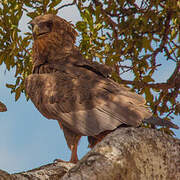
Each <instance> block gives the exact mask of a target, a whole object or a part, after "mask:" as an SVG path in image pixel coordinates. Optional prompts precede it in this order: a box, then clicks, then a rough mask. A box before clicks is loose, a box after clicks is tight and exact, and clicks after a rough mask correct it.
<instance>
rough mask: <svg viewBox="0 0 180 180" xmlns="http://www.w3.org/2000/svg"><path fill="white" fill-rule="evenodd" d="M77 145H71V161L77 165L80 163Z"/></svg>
mask: <svg viewBox="0 0 180 180" xmlns="http://www.w3.org/2000/svg"><path fill="white" fill-rule="evenodd" d="M77 146H78V143H77V144H74V145H71V148H70V149H71V160H70V162H72V163H77V162H78V156H77Z"/></svg>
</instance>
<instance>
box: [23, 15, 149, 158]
mask: <svg viewBox="0 0 180 180" xmlns="http://www.w3.org/2000/svg"><path fill="white" fill-rule="evenodd" d="M31 24H32V28H33V37H34V44H33V73H32V74H31V75H29V76H28V77H27V79H26V82H25V88H26V92H27V94H28V96H29V97H30V99H31V100H32V102H33V103H34V105H35V106H36V108H37V109H38V110H39V111H40V112H41V114H43V115H44V116H45V117H46V118H48V119H55V120H57V121H58V122H59V125H60V127H61V128H62V130H63V132H64V136H65V138H66V141H67V144H68V146H69V148H70V149H71V151H72V156H71V160H70V161H71V162H77V160H78V159H77V145H78V141H79V140H80V138H81V136H89V143H90V145H89V146H90V147H93V146H94V145H95V144H96V143H97V142H98V141H100V140H101V139H102V138H103V137H104V136H105V135H106V134H107V133H109V132H111V131H112V130H114V129H116V128H117V127H118V126H120V125H122V124H126V125H131V126H135V127H137V126H139V125H140V124H141V122H142V120H143V119H144V118H149V117H150V116H151V115H152V114H151V113H150V112H149V111H148V109H147V107H146V106H145V105H144V104H145V100H144V98H143V97H141V96H140V95H138V94H136V93H134V92H131V91H130V89H129V88H126V87H124V86H121V85H119V84H118V83H116V82H114V81H113V80H111V79H110V78H109V77H108V75H109V74H110V73H111V69H110V68H109V67H108V66H106V65H102V64H98V63H95V62H90V61H87V60H85V59H84V58H83V57H82V55H81V54H80V52H79V50H78V48H77V47H76V46H75V45H74V43H75V39H76V35H77V33H76V31H75V30H74V29H73V27H72V25H71V24H70V23H68V22H66V21H65V20H64V19H62V18H60V17H58V16H55V15H52V14H47V15H44V16H38V17H36V18H35V19H34V20H33V21H32V22H31Z"/></svg>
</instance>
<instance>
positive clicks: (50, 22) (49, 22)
mask: <svg viewBox="0 0 180 180" xmlns="http://www.w3.org/2000/svg"><path fill="white" fill-rule="evenodd" d="M46 26H47V27H48V28H49V29H51V28H52V21H47V22H46Z"/></svg>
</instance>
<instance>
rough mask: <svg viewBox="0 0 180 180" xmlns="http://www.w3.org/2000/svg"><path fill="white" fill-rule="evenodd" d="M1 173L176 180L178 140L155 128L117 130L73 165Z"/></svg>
mask: <svg viewBox="0 0 180 180" xmlns="http://www.w3.org/2000/svg"><path fill="white" fill-rule="evenodd" d="M3 174H4V176H7V177H6V178H5V179H6V180H8V179H7V178H9V179H15V180H16V179H19V180H32V179H42V180H45V179H53V180H56V179H61V180H96V179H98V180H152V179H158V180H159V179H162V180H171V179H172V180H178V179H180V140H179V139H175V138H173V137H171V136H168V135H167V134H164V133H162V132H160V131H157V130H154V129H148V128H132V127H127V128H120V129H117V130H116V131H114V132H112V133H111V134H109V135H107V136H106V137H105V138H104V139H103V141H102V142H100V143H99V144H97V145H96V146H95V148H93V149H92V150H91V151H90V152H89V153H87V155H85V156H84V157H83V158H82V160H80V161H79V162H78V163H77V164H76V165H73V164H68V163H53V164H49V165H46V166H42V167H40V168H37V169H33V170H31V171H27V172H21V173H17V174H12V175H8V174H7V173H5V172H2V175H3ZM1 177H3V176H1V172H0V180H1Z"/></svg>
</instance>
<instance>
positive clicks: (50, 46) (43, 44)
mask: <svg viewBox="0 0 180 180" xmlns="http://www.w3.org/2000/svg"><path fill="white" fill-rule="evenodd" d="M74 49H75V46H74V44H73V43H72V41H71V40H70V39H68V38H67V37H64V38H61V39H60V38H59V37H57V38H55V37H54V38H52V37H51V38H47V39H43V38H42V39H38V40H36V41H34V44H33V65H34V67H35V66H38V65H41V64H44V63H45V62H48V63H54V62H55V61H57V60H60V59H64V58H65V57H67V56H69V55H71V54H72V53H73V50H74Z"/></svg>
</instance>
